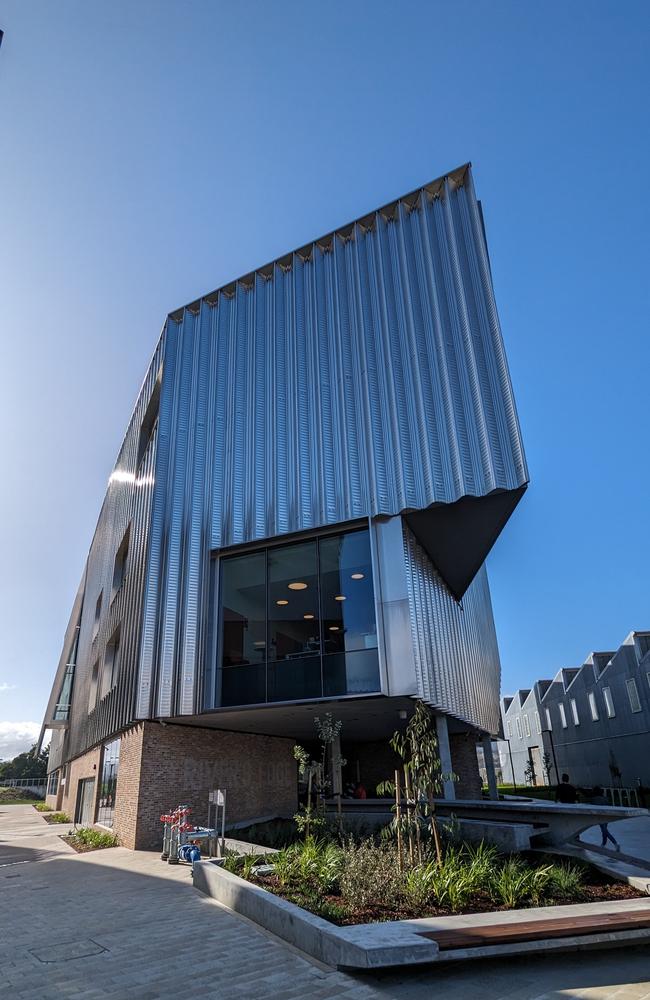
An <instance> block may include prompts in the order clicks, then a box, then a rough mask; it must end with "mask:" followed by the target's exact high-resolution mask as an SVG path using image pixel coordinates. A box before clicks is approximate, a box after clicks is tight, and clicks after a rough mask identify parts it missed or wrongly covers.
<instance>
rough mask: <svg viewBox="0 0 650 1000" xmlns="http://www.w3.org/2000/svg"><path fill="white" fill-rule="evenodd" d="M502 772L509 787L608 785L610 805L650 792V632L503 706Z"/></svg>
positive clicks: (538, 683)
mask: <svg viewBox="0 0 650 1000" xmlns="http://www.w3.org/2000/svg"><path fill="white" fill-rule="evenodd" d="M501 711H502V722H503V733H504V737H505V739H504V740H502V741H499V744H498V747H499V758H500V768H501V772H502V775H503V779H504V781H506V782H510V781H512V778H513V771H514V780H515V782H516V784H518V785H525V784H537V785H541V784H556V783H557V781H558V778H559V775H561V774H562V773H563V772H567V773H568V774H569V776H570V778H571V781H572V783H573V784H575V785H579V786H583V787H586V788H590V787H593V786H594V785H602V786H603V787H604V788H608V789H611V791H610V792H609V794H610V796H611V797H612V799H613V800H614V801H615V802H616V804H618V802H619V801H621V802H623V804H625V803H626V801H629V800H630V798H631V799H632V800H634V798H635V790H637V789H638V788H639V787H645V788H650V632H648V631H642V632H630V634H629V635H628V636H627V638H626V639H625V641H624V642H623V644H622V645H621V646H619V648H618V649H617V650H616V651H615V652H612V651H607V652H594V653H590V655H589V656H588V657H587V659H586V660H585V662H584V663H583V664H582V666H581V667H569V668H563V669H562V670H559V671H558V673H557V674H556V675H555V677H554V678H553V680H538V681H535V683H534V684H533V686H532V687H531V688H527V689H523V690H520V691H517V692H516V693H515V694H514V695H512V696H510V697H506V698H503V699H502V704H501Z"/></svg>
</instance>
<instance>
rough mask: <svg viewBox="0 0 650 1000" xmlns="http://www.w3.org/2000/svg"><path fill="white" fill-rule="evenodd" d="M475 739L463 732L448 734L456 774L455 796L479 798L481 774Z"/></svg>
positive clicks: (459, 797)
mask: <svg viewBox="0 0 650 1000" xmlns="http://www.w3.org/2000/svg"><path fill="white" fill-rule="evenodd" d="M476 744H477V739H476V737H475V736H467V735H466V734H465V733H450V734H449V749H450V750H451V763H452V767H453V769H454V773H455V774H457V775H458V777H459V780H458V781H457V782H456V785H455V788H456V798H458V799H480V798H481V794H482V789H483V783H482V782H481V775H480V774H479V770H478V757H477V756H476Z"/></svg>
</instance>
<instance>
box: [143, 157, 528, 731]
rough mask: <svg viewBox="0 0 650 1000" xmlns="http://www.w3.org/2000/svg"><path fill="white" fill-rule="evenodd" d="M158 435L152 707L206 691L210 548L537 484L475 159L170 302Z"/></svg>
mask: <svg viewBox="0 0 650 1000" xmlns="http://www.w3.org/2000/svg"><path fill="white" fill-rule="evenodd" d="M159 449H160V454H159V459H158V469H157V477H158V488H159V489H160V490H161V493H160V495H157V499H156V502H155V504H154V524H153V526H152V554H151V560H152V565H151V574H150V579H151V586H152V589H151V591H150V593H149V595H148V598H147V605H146V610H145V621H144V646H143V662H142V676H141V685H140V696H139V701H138V714H139V715H144V716H146V715H148V714H149V712H150V711H152V712H153V713H154V714H157V715H168V714H175V713H176V712H180V713H190V712H192V711H193V710H194V708H195V699H196V695H195V690H196V684H197V676H198V664H199V663H200V662H201V655H202V643H203V632H202V623H201V609H202V607H203V602H204V599H205V598H204V595H205V588H206V587H207V560H208V550H209V549H210V548H213V549H219V548H222V547H225V546H230V545H235V544H239V543H244V542H250V541H253V540H256V539H265V538H269V537H274V536H278V535H283V534H286V533H289V532H296V531H302V530H305V529H312V528H316V527H321V526H325V525H331V524H336V523H338V522H342V521H348V520H353V519H356V518H359V517H366V516H369V515H370V516H374V515H379V514H386V515H393V514H397V513H399V512H401V511H404V510H409V509H410V510H414V509H415V510H418V509H423V508H426V507H429V506H430V505H431V504H436V503H452V502H454V501H456V500H458V499H459V498H461V497H464V496H473V497H480V496H484V495H486V494H489V493H491V492H492V491H495V490H515V489H517V488H519V487H521V486H522V485H523V484H525V483H526V481H527V478H528V477H527V470H526V465H525V459H524V455H523V448H522V443H521V438H520V432H519V426H518V422H517V416H516V412H515V406H514V401H513V394H512V387H511V383H510V378H509V374H508V369H507V364H506V359H505V354H504V348H503V342H502V339H501V332H500V328H499V322H498V318H497V312H496V306H495V302H494V295H493V291H492V283H491V276H490V268H489V262H488V256H487V249H486V244H485V238H484V233H483V228H482V222H481V217H480V210H479V206H478V203H477V200H476V197H475V193H474V188H473V184H472V179H471V173H470V170H469V168H468V167H466V168H462V169H461V170H459V171H457V172H455V173H454V174H452V175H449V176H448V177H446V178H444V179H442V180H441V181H438V182H435V183H433V184H431V185H428V186H427V187H425V188H422V189H421V190H419V191H417V192H415V193H413V194H412V195H409V196H408V197H407V198H404V199H402V200H400V201H398V202H395V203H394V204H393V205H391V206H388V207H387V208H385V209H382V210H380V211H378V212H376V213H373V214H371V215H369V216H366V217H365V218H364V219H362V220H360V221H359V222H357V223H354V224H352V225H350V226H348V227H346V228H345V229H343V230H340V231H338V232H337V233H334V234H332V235H330V236H328V237H325V238H323V239H321V240H317V241H316V242H314V243H313V244H310V245H309V246H307V247H305V248H303V249H302V250H300V251H297V252H295V253H292V254H289V255H287V257H285V258H283V259H281V260H279V261H276V262H275V263H274V264H272V265H269V266H267V267H265V268H262V269H260V270H259V271H257V272H255V273H254V274H251V275H249V276H247V277H246V278H242V279H241V280H239V281H237V282H233V283H232V285H230V286H227V287H226V288H223V289H221V290H220V291H218V292H215V293H213V294H212V295H209V296H207V297H206V298H204V299H202V300H200V301H198V302H196V303H194V304H193V305H192V306H188V307H186V308H184V309H183V310H180V311H179V312H178V313H177V314H173V316H172V317H170V318H169V320H168V323H167V327H166V346H165V365H164V375H163V391H162V398H161V412H160V445H159ZM163 491H164V497H163ZM157 494H158V491H157ZM156 588H158V590H157V592H155V593H154V590H155V589H156ZM156 668H157V678H156ZM177 671H178V672H177ZM152 694H153V697H152Z"/></svg>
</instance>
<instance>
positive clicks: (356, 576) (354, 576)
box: [350, 573, 364, 580]
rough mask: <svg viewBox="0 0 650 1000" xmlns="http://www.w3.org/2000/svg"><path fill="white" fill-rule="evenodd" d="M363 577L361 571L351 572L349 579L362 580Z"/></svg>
mask: <svg viewBox="0 0 650 1000" xmlns="http://www.w3.org/2000/svg"><path fill="white" fill-rule="evenodd" d="M363 577H364V574H363V573H353V574H352V576H351V577H350V579H351V580H363Z"/></svg>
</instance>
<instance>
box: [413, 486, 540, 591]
mask: <svg viewBox="0 0 650 1000" xmlns="http://www.w3.org/2000/svg"><path fill="white" fill-rule="evenodd" d="M525 489H526V487H525V486H522V487H520V488H519V489H516V490H506V491H501V492H499V493H491V494H490V495H489V496H486V497H463V498H462V499H461V500H457V501H456V503H451V504H438V505H436V506H434V507H428V508H427V509H426V510H417V511H412V512H411V513H407V514H404V519H405V521H406V523H407V524H408V526H409V528H410V529H411V531H412V532H413V534H414V535H415V537H416V538H417V540H418V541H419V543H420V545H421V546H422V548H423V549H424V550H425V551H426V553H427V555H428V556H429V558H430V559H431V561H432V562H433V564H434V566H435V567H436V569H437V570H438V572H439V573H440V576H441V577H442V579H443V580H444V582H445V583H446V584H447V586H448V587H449V590H450V591H451V593H452V594H453V595H454V597H455V598H456V600H457V601H460V599H461V598H462V596H463V594H464V593H465V591H466V590H467V588H468V587H469V585H470V583H471V582H472V580H473V579H474V577H475V576H476V574H477V573H478V571H479V569H480V568H481V566H482V565H483V563H484V562H485V560H486V558H487V555H488V552H489V551H490V549H491V548H492V546H493V545H494V543H495V541H496V540H497V538H498V537H499V534H500V532H501V530H502V528H503V527H504V525H505V523H506V521H507V520H508V518H509V517H510V515H511V514H512V512H513V510H514V509H515V507H516V506H517V504H518V503H519V501H520V499H521V497H522V496H523V493H524V490H525Z"/></svg>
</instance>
